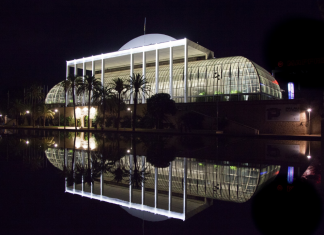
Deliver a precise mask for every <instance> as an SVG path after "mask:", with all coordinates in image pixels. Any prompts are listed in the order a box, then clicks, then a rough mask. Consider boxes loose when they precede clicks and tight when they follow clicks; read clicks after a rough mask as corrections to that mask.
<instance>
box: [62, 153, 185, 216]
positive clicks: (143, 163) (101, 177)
mask: <svg viewBox="0 0 324 235" xmlns="http://www.w3.org/2000/svg"><path fill="white" fill-rule="evenodd" d="M67 152H68V151H67V149H65V156H64V162H65V165H66V166H67V157H68V156H67ZM90 154H91V153H90ZM81 158H82V166H83V167H84V165H85V159H84V158H85V156H84V151H82V152H81ZM88 158H89V156H88ZM88 161H89V159H88ZM129 162H130V169H132V166H133V156H132V155H130V156H129ZM172 165H173V164H172V162H170V166H169V194H168V196H169V202H168V210H169V211H171V209H172ZM72 167H73V170H74V167H75V166H72ZM144 167H145V158H144V157H142V169H144ZM91 168H92V164H91ZM154 170H155V172H154V173H155V174H154V208H158V168H157V167H155V169H154ZM91 171H92V169H91ZM130 171H131V170H130ZM183 172H184V173H183V213H184V215H185V214H186V211H187V159H186V158H184V159H183ZM130 173H131V174H132V172H130ZM143 177H144V172H143ZM75 186H76V185H75V182H73V192H75ZM66 188H67V178H65V189H66ZM90 189H91V192H90V193H91V195H92V194H93V191H94V185H93V183H91V186H90ZM81 191H82V193H83V192H84V177H83V176H82V183H81ZM103 193H104V172H103V171H101V174H100V196H101V197H102V196H103ZM141 195H142V197H141V198H142V199H141V203H142V205H144V204H145V182H142V192H141ZM132 198H133V188H132V184H131V178H130V184H129V203H132Z"/></svg>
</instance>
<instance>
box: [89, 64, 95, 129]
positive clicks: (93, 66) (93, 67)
mask: <svg viewBox="0 0 324 235" xmlns="http://www.w3.org/2000/svg"><path fill="white" fill-rule="evenodd" d="M92 76H96V63H95V61H94V60H93V58H92ZM88 97H89V96H88ZM91 97H92V92H91V94H90V100H88V102H89V103H90V104H91V102H90V101H91ZM88 118H89V119H90V117H88ZM91 123H92V122H91V120H90V124H89V125H90V126H91V125H92V124H91Z"/></svg>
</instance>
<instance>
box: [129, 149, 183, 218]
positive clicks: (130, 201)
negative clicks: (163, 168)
mask: <svg viewBox="0 0 324 235" xmlns="http://www.w3.org/2000/svg"><path fill="white" fill-rule="evenodd" d="M129 161H130V169H132V166H133V156H132V155H130V156H129ZM144 167H145V158H144V157H142V169H144ZM130 171H131V170H130ZM183 172H184V174H183V213H184V214H185V213H186V211H187V159H186V158H184V159H183ZM130 174H132V172H130ZM143 177H144V172H143ZM130 180H131V178H130ZM141 196H142V197H141V198H142V199H141V203H142V205H144V204H145V182H144V181H143V182H142V192H141ZM168 196H169V201H168V209H169V211H171V208H172V162H170V166H169V194H168ZM132 198H133V188H132V184H129V203H132ZM154 208H158V168H157V167H155V168H154Z"/></svg>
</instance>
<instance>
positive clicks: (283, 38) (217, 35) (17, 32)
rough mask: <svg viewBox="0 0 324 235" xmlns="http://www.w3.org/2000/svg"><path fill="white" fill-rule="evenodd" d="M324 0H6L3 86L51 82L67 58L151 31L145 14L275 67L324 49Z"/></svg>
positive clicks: (224, 51) (156, 25)
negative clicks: (281, 60)
mask: <svg viewBox="0 0 324 235" xmlns="http://www.w3.org/2000/svg"><path fill="white" fill-rule="evenodd" d="M320 5H321V1H319V0H318V1H316V0H284V1H282V0H269V1H268V0H262V1H260V0H255V1H252V0H246V1H242V0H232V1H228V0H217V1H216V0H213V1H176V0H173V1H134V0H131V1H128V0H122V1H107V0H106V1H96V0H91V1H86V0H77V1H69V0H55V1H50V0H47V1H40V0H39V1H26V0H24V1H16V0H11V1H1V4H0V9H1V14H0V29H1V31H0V32H1V36H0V53H1V63H0V68H1V69H0V79H1V93H2V94H4V92H6V90H8V89H10V90H12V89H17V88H18V87H23V86H25V87H28V86H30V85H31V83H33V82H38V83H39V84H42V85H48V86H49V88H51V87H52V86H53V85H55V84H57V83H58V82H60V81H61V80H63V79H64V78H65V68H66V60H72V59H76V58H82V57H86V56H91V55H96V54H101V53H107V52H112V51H116V50H118V49H119V48H120V47H122V46H123V45H124V44H125V43H127V42H128V41H130V40H131V39H133V38H135V37H138V36H140V35H142V34H143V25H144V18H145V17H146V22H147V23H146V29H147V31H146V33H147V34H149V33H161V34H166V35H169V36H172V37H174V38H176V39H181V38H184V37H186V38H188V39H190V40H192V41H194V42H198V43H199V44H201V45H203V46H204V47H206V48H208V49H210V50H212V51H214V53H215V57H216V58H220V57H227V56H236V55H240V56H244V57H247V58H248V59H250V60H252V61H254V62H256V63H257V64H259V65H261V66H262V67H264V68H265V69H267V70H268V71H269V72H271V70H272V69H273V68H274V66H275V65H276V63H277V60H280V59H282V58H286V57H287V58H288V57H293V58H301V59H303V58H305V57H315V58H317V57H324V56H322V55H323V54H324V53H323V51H324V49H323V42H324V40H322V39H323V36H322V34H323V33H322V32H324V31H321V30H322V29H324V28H323V25H322V24H323V18H322V17H321V11H320ZM323 5H324V4H323ZM314 40H315V41H314ZM309 52H311V53H310V54H309ZM19 92H20V91H19Z"/></svg>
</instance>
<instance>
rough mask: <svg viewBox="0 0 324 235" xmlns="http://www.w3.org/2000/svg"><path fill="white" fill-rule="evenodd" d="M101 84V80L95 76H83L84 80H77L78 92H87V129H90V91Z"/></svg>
mask: <svg viewBox="0 0 324 235" xmlns="http://www.w3.org/2000/svg"><path fill="white" fill-rule="evenodd" d="M100 86H101V82H100V80H99V79H97V78H96V77H95V76H89V75H85V76H84V81H82V80H79V82H78V91H77V93H78V94H82V93H84V92H88V129H90V100H91V99H90V96H91V91H93V90H95V89H96V88H98V87H100Z"/></svg>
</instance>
